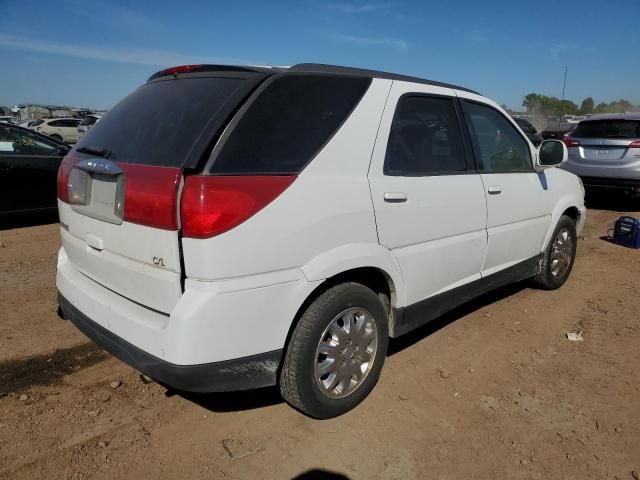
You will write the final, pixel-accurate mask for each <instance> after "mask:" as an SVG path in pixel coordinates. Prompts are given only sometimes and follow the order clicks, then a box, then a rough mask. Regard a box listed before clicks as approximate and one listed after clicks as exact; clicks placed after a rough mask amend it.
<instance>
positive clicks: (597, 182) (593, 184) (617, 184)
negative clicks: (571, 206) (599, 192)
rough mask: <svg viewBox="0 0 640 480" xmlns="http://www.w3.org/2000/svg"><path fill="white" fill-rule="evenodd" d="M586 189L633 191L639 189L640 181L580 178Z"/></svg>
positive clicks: (631, 179)
mask: <svg viewBox="0 0 640 480" xmlns="http://www.w3.org/2000/svg"><path fill="white" fill-rule="evenodd" d="M580 178H581V179H582V183H583V184H584V186H585V187H587V188H613V189H619V190H635V189H637V188H640V179H637V178H636V179H634V178H609V177H580Z"/></svg>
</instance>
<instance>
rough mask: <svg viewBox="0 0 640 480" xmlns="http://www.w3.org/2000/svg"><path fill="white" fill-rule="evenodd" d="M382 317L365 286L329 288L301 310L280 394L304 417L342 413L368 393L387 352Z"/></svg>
mask: <svg viewBox="0 0 640 480" xmlns="http://www.w3.org/2000/svg"><path fill="white" fill-rule="evenodd" d="M388 343H389V330H388V316H387V313H386V311H385V309H384V307H383V305H382V303H381V301H380V299H379V298H378V296H377V295H376V294H375V293H374V292H373V291H372V290H370V289H369V288H367V287H365V286H363V285H361V284H358V283H343V284H340V285H336V286H334V287H331V288H330V289H328V290H327V291H326V292H324V293H322V294H321V295H320V296H319V297H318V298H316V299H315V300H314V301H313V302H312V303H311V304H310V305H309V306H308V307H307V309H306V310H305V311H304V313H303V314H302V317H301V318H300V321H299V322H298V324H297V325H296V327H295V330H294V331H293V334H292V335H291V339H290V341H289V345H288V347H287V351H286V355H285V358H284V362H283V366H282V372H281V374H280V393H281V394H282V396H283V397H284V399H285V400H286V401H287V402H288V403H289V404H290V405H291V406H293V407H294V408H297V409H298V410H300V411H301V412H303V413H305V414H306V415H308V416H310V417H313V418H319V419H325V418H332V417H337V416H338V415H342V414H343V413H346V412H348V411H349V410H351V409H352V408H354V407H355V406H356V405H358V404H359V403H360V402H362V401H363V400H364V399H365V398H366V397H367V395H369V393H370V392H371V390H373V387H374V386H375V384H376V383H377V381H378V378H379V377H380V372H381V370H382V366H383V364H384V360H385V357H386V354H387V345H388Z"/></svg>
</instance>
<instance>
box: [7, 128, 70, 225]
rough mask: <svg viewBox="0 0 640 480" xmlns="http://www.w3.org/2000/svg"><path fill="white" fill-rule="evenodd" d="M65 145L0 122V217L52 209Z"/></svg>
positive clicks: (67, 148)
mask: <svg viewBox="0 0 640 480" xmlns="http://www.w3.org/2000/svg"><path fill="white" fill-rule="evenodd" d="M69 148H70V147H69V146H67V145H65V144H64V143H61V142H58V141H56V140H54V139H52V138H50V137H47V136H45V135H41V134H39V133H37V132H34V131H31V130H28V129H26V128H22V127H19V126H17V125H11V124H7V123H0V217H4V216H7V215H12V214H19V213H27V212H39V211H47V210H51V211H55V209H56V205H57V204H56V175H57V172H58V167H59V166H60V161H61V160H62V157H63V156H64V155H66V154H67V153H68V152H69Z"/></svg>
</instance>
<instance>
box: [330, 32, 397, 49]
mask: <svg viewBox="0 0 640 480" xmlns="http://www.w3.org/2000/svg"><path fill="white" fill-rule="evenodd" d="M329 37H330V38H331V39H332V40H335V41H337V42H342V43H352V44H355V45H363V46H379V47H387V48H394V49H396V50H398V51H400V52H404V51H406V50H407V49H408V48H409V45H408V44H407V42H405V41H404V40H401V39H396V38H374V37H361V36H357V35H344V34H341V33H333V34H330V35H329Z"/></svg>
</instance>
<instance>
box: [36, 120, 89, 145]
mask: <svg viewBox="0 0 640 480" xmlns="http://www.w3.org/2000/svg"><path fill="white" fill-rule="evenodd" d="M78 125H80V119H79V118H47V119H46V120H44V121H43V122H42V123H41V124H40V125H38V126H37V127H36V132H40V133H44V134H45V135H49V136H50V137H51V138H53V139H55V140H58V141H59V142H65V143H76V141H77V139H78Z"/></svg>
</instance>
